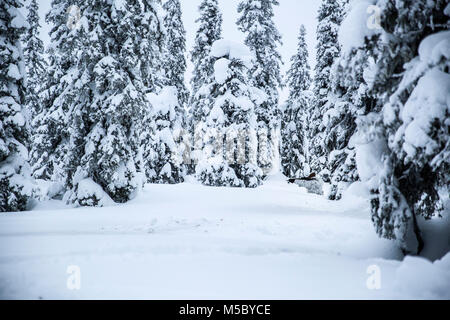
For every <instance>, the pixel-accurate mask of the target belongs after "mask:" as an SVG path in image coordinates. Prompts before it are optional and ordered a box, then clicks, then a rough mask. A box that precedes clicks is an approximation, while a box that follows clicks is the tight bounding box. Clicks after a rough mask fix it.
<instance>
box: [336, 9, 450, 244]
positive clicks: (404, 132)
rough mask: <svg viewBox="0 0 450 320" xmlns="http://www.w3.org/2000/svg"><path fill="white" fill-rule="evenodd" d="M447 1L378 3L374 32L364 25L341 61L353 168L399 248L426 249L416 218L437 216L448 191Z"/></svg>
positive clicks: (380, 228) (379, 223) (382, 231)
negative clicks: (353, 125) (352, 125)
mask: <svg viewBox="0 0 450 320" xmlns="http://www.w3.org/2000/svg"><path fill="white" fill-rule="evenodd" d="M447 2H448V1H444V0H442V1H436V2H433V3H431V2H428V1H425V0H423V1H422V0H421V1H408V0H400V1H395V2H386V1H377V2H376V5H377V6H378V8H380V10H381V14H380V28H379V30H376V31H373V30H366V36H365V38H364V39H361V41H360V43H359V46H357V47H354V48H353V49H352V51H351V52H350V53H349V55H348V56H347V57H346V58H345V59H343V61H342V62H343V63H340V64H339V65H340V66H341V67H342V68H343V69H342V72H341V74H340V75H338V76H339V77H340V78H342V79H345V80H343V81H342V82H340V84H343V86H342V87H343V88H344V89H345V90H347V92H349V94H347V93H346V94H342V93H341V94H340V96H339V99H341V103H343V104H345V105H348V106H350V108H355V111H352V112H350V113H348V114H355V113H356V114H358V115H359V116H358V118H357V120H356V122H357V124H358V129H357V132H356V134H355V135H354V137H353V138H352V139H351V140H354V141H355V144H356V145H357V148H356V155H355V157H354V158H355V162H356V165H357V168H358V174H359V176H360V178H361V180H362V181H364V182H365V183H366V184H367V186H368V187H369V188H370V190H371V192H372V200H371V207H372V220H373V222H374V225H375V227H376V230H377V233H378V234H379V235H380V236H381V237H384V238H387V239H392V240H395V241H396V242H397V243H398V245H399V247H400V248H401V249H402V250H403V251H404V252H405V253H420V252H421V250H422V249H423V248H424V245H426V243H424V239H423V238H422V235H421V231H420V227H419V225H420V224H419V223H418V219H422V218H424V219H429V218H431V217H433V216H436V215H439V213H440V212H441V210H442V209H443V201H445V199H448V194H449V191H448V185H449V181H450V177H449V174H448V172H449V162H448V160H447V159H448V158H449V157H448V154H449V148H448V136H449V135H448V132H449V127H448V118H449V113H448V108H449V105H448V101H449V100H448V99H447V100H445V96H446V95H447V96H448V92H449V88H450V75H449V73H448V70H449V63H450V62H449V57H448V54H447V53H446V52H445V49H443V48H445V47H446V46H448V43H449V35H448V31H447V30H448V26H449V19H448V16H445V15H444V9H445V8H446V6H447V5H448V4H447ZM363 9H364V12H365V10H366V9H367V6H366V7H358V6H355V8H354V10H363ZM361 12H362V11H361ZM361 12H358V11H357V12H356V13H355V14H356V16H357V17H360V13H361ZM430 17H431V19H430ZM352 20H353V21H354V23H353V24H352V23H351V21H352ZM349 21H350V22H349V26H347V29H346V30H343V31H341V32H344V33H345V32H346V31H351V30H354V28H355V27H356V24H357V23H358V22H359V20H358V19H354V16H352V15H349ZM346 24H347V22H346ZM358 27H359V23H358ZM417 53H419V55H417ZM338 88H339V87H338ZM345 90H344V91H343V92H345ZM356 92H360V93H361V94H360V95H358V94H356ZM355 98H358V99H355ZM445 101H447V102H445ZM348 158H350V159H351V158H352V156H350V157H348V156H347V159H348Z"/></svg>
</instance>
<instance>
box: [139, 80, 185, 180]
mask: <svg viewBox="0 0 450 320" xmlns="http://www.w3.org/2000/svg"><path fill="white" fill-rule="evenodd" d="M178 99H179V98H178V90H177V88H176V87H165V88H163V89H162V90H161V92H160V93H159V94H154V93H150V94H148V100H149V102H150V103H151V105H152V113H151V117H152V118H153V119H154V121H155V127H154V128H153V130H152V131H153V136H152V148H151V150H152V151H151V153H150V154H149V159H146V161H147V162H148V168H147V181H148V182H149V183H168V184H174V183H180V182H183V181H184V174H185V172H184V169H185V167H184V163H183V158H182V150H181V146H182V145H180V144H179V143H178V142H179V141H177V139H176V138H177V137H178V135H177V133H180V132H182V130H183V124H184V118H183V117H182V116H183V115H184V113H183V110H182V106H181V105H180V104H179V100H178Z"/></svg>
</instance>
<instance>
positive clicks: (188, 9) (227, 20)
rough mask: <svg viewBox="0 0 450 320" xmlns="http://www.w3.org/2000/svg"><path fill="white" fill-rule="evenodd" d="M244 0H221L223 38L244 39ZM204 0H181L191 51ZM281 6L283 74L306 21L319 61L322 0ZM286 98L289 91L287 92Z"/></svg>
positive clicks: (44, 3) (291, 0)
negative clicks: (241, 4) (240, 20)
mask: <svg viewBox="0 0 450 320" xmlns="http://www.w3.org/2000/svg"><path fill="white" fill-rule="evenodd" d="M239 1H240V0H219V3H220V7H221V10H222V13H223V18H224V23H223V37H224V38H227V39H232V40H235V41H241V42H243V39H244V35H242V33H241V32H240V31H238V30H237V27H236V20H237V18H238V13H237V5H238V3H239ZM38 2H39V5H40V13H41V25H42V31H41V37H42V39H43V40H44V42H45V44H48V42H49V37H48V31H49V26H47V25H46V24H45V20H44V17H45V14H46V13H47V12H48V11H49V9H50V3H51V1H50V0H40V1H38ZM200 2H201V0H181V5H182V9H183V20H184V25H185V28H186V31H187V48H188V50H189V51H190V50H191V48H192V45H193V43H194V38H195V33H196V30H197V26H196V24H195V20H196V19H197V18H198V15H199V14H198V6H199V4H200ZM279 2H280V5H279V6H278V7H276V8H275V23H276V25H277V27H278V30H279V31H280V32H281V34H282V36H283V46H282V47H280V53H281V55H282V57H283V61H284V63H285V65H284V66H283V74H284V73H285V72H286V70H287V68H289V60H290V58H291V56H292V55H293V54H294V53H295V52H296V47H297V37H298V31H299V28H300V25H301V24H304V25H305V27H306V30H307V33H308V37H307V43H308V46H309V51H310V63H311V67H313V65H314V60H315V46H316V39H315V31H316V26H317V19H316V18H317V11H318V9H319V5H320V3H321V1H320V0H279ZM191 72H192V65H191V64H190V62H189V66H188V73H187V74H186V78H187V81H188V80H189V79H190V77H191ZM283 97H285V93H284V94H283Z"/></svg>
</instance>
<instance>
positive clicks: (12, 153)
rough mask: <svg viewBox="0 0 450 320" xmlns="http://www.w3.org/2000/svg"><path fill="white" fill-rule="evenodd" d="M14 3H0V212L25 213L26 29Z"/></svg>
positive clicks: (27, 180) (28, 180) (27, 186)
mask: <svg viewBox="0 0 450 320" xmlns="http://www.w3.org/2000/svg"><path fill="white" fill-rule="evenodd" d="M21 7H22V3H21V2H20V1H18V0H4V1H2V2H0V212H5V211H7V212H13V211H23V210H26V208H27V204H28V201H29V199H30V197H31V195H32V191H33V187H32V182H31V177H30V168H29V165H28V162H27V158H28V151H27V149H26V147H25V145H26V140H27V135H28V132H27V129H28V127H27V122H26V118H25V116H24V105H25V88H24V80H25V64H24V61H23V53H22V47H21V44H20V36H21V35H22V33H23V32H24V31H25V30H26V29H27V28H28V27H29V25H28V23H27V22H26V21H25V19H24V17H23V16H22V14H21V13H20V11H19V10H20V8H21Z"/></svg>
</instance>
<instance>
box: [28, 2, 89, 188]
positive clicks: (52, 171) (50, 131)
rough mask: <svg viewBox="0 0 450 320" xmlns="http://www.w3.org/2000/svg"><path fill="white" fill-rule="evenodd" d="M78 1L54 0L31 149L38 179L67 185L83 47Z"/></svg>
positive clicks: (35, 175) (34, 169) (49, 17)
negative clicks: (71, 122) (71, 124)
mask: <svg viewBox="0 0 450 320" xmlns="http://www.w3.org/2000/svg"><path fill="white" fill-rule="evenodd" d="M79 19H80V11H79V8H78V7H77V6H76V2H70V1H67V0H52V3H51V9H50V12H49V13H48V14H47V16H46V21H47V23H48V24H49V25H51V26H52V28H51V30H50V38H51V45H50V46H49V48H48V52H47V54H48V57H49V66H48V70H47V77H46V78H45V80H46V81H45V88H44V89H43V92H42V101H41V102H42V106H43V110H42V112H41V113H39V114H38V115H36V117H35V119H34V120H33V123H34V136H33V144H32V150H31V155H30V159H31V164H32V170H33V176H34V177H35V178H37V179H45V180H53V181H58V182H61V183H62V182H64V181H65V180H66V176H65V173H66V172H65V170H64V167H65V165H64V158H65V155H67V152H68V150H67V142H68V140H69V122H68V120H69V119H68V115H70V114H72V109H71V105H72V104H73V99H74V97H73V92H75V90H76V89H75V88H74V84H75V81H74V80H73V79H75V78H76V77H78V69H77V66H76V65H77V58H76V57H77V56H76V54H75V50H76V49H77V48H79V47H80V46H81V44H80V39H79V37H78V36H77V33H76V32H75V31H76V29H77V28H78V27H79V24H80V21H79Z"/></svg>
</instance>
